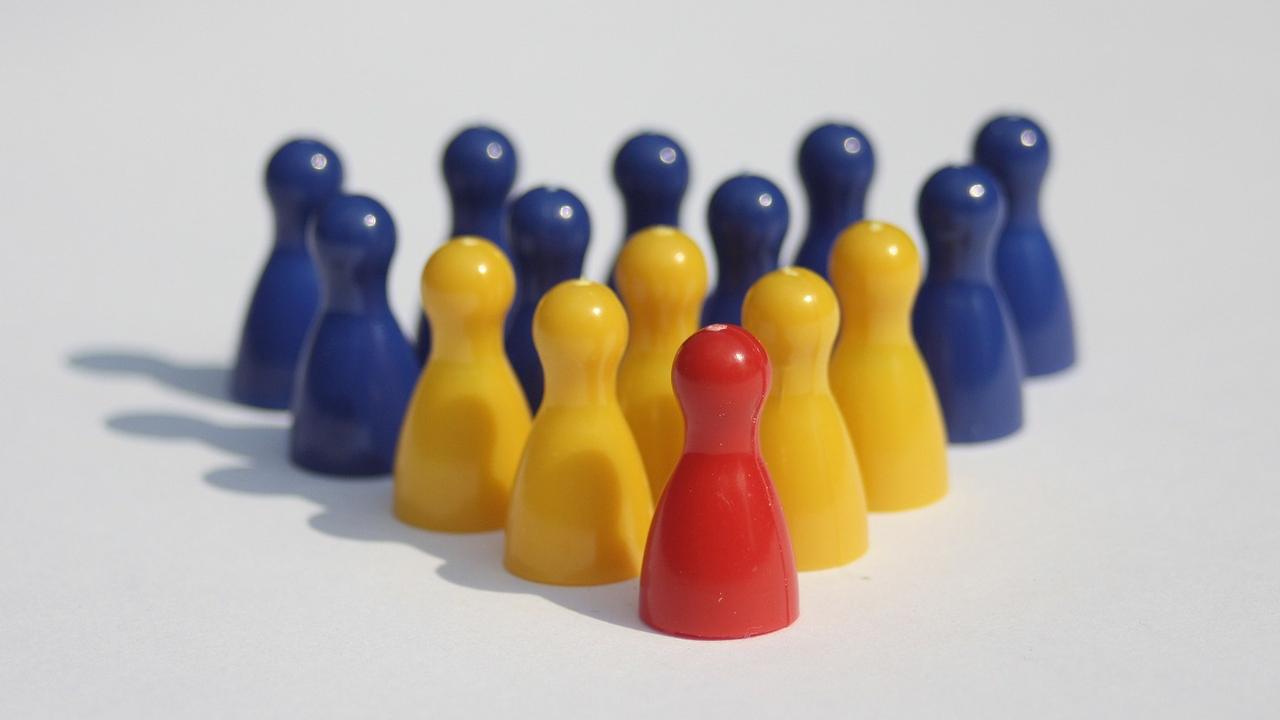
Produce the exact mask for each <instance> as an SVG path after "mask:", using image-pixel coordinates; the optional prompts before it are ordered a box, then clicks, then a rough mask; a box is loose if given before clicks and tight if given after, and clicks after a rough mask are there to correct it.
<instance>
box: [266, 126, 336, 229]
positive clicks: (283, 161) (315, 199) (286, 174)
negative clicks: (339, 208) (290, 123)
mask: <svg viewBox="0 0 1280 720" xmlns="http://www.w3.org/2000/svg"><path fill="white" fill-rule="evenodd" d="M266 183H267V194H268V195H269V196H270V197H271V202H272V204H274V205H275V206H276V207H278V208H280V207H293V208H297V209H298V210H301V211H303V212H310V211H311V210H314V209H315V208H317V207H319V206H320V205H322V204H324V202H325V201H326V200H328V199H329V198H331V197H333V196H334V195H337V194H338V193H339V192H341V191H342V161H341V160H339V159H338V154H337V153H335V152H334V151H333V150H332V149H331V148H330V147H329V146H328V145H325V144H324V143H322V142H320V141H318V140H310V139H306V138H300V139H297V140H290V141H289V142H286V143H285V144H284V145H281V146H280V148H279V149H278V150H276V152H275V154H274V155H272V156H271V160H270V161H268V162H267V173H266Z"/></svg>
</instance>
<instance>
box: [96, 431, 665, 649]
mask: <svg viewBox="0 0 1280 720" xmlns="http://www.w3.org/2000/svg"><path fill="white" fill-rule="evenodd" d="M106 424H107V427H109V428H110V429H112V430H114V431H116V432H120V433H124V434H126V435H130V436H133V437H141V438H149V439H155V440H195V441H198V442H201V443H204V444H206V445H208V446H209V447H212V448H215V449H217V450H219V451H221V452H225V453H228V454H231V455H234V456H236V457H237V458H238V459H239V462H238V463H237V464H233V465H231V466H224V467H217V468H215V469H213V470H210V471H209V472H207V473H205V475H204V479H205V481H206V482H208V483H209V484H210V485H212V486H214V487H216V488H219V489H222V490H227V491H231V492H236V493H244V494H247V495H269V496H282V495H292V496H296V497H301V498H305V499H306V500H309V501H311V502H313V503H315V504H316V505H317V506H319V507H320V508H321V511H320V512H319V513H318V514H316V515H315V516H313V517H312V518H311V520H310V522H309V524H310V525H311V527H312V528H314V529H315V530H318V531H320V532H322V533H325V534H326V535H332V536H335V537H340V538H344V539H348V540H358V541H365V542H392V543H402V544H405V545H408V546H410V547H414V548H417V549H418V550H421V551H422V552H424V553H426V554H428V555H431V556H433V557H436V558H439V559H440V560H442V561H443V562H442V564H441V565H440V567H439V568H438V569H437V571H436V572H437V574H438V575H439V576H440V577H441V578H442V579H444V580H447V581H448V582H451V583H454V584H456V585H459V586H463V587H468V588H473V589H476V590H484V591H488V592H500V593H520V594H527V595H537V596H540V597H543V598H545V599H547V600H548V601H550V602H553V603H555V604H556V605H560V606H562V607H564V608H567V609H569V610H573V611H575V612H578V613H581V614H583V615H586V616H589V617H592V618H595V619H597V620H601V621H604V622H608V623H612V624H614V625H620V626H623V627H627V628H632V629H636V630H643V631H646V632H652V631H651V630H650V629H649V628H648V626H646V625H645V624H644V623H643V622H641V620H640V618H639V615H638V614H637V602H638V598H637V596H638V590H637V587H636V582H635V581H629V582H622V583H615V584H613V585H604V586H595V587H559V586H553V585H541V584H538V583H532V582H528V581H526V580H522V579H520V578H518V577H515V576H514V575H511V574H510V573H508V572H507V571H506V570H505V569H504V568H503V567H502V533H500V532H490V533H479V534H465V535H464V534H449V533H435V532H428V531H424V530H419V529H416V528H412V527H410V526H408V525H405V524H403V523H401V522H399V521H398V520H396V519H395V518H394V517H393V516H392V514H391V486H390V483H389V482H388V479H387V478H386V477H385V476H383V477H378V478H371V479H355V480H352V479H334V478H328V477H325V476H322V475H315V474H312V473H308V472H305V471H303V470H300V469H298V468H296V467H294V466H293V465H291V464H290V463H289V461H288V459H287V453H288V450H287V449H288V429H287V428H285V427H281V426H272V425H223V424H218V423H214V422H209V421H206V420H202V419H199V418H195V417H190V416H186V415H178V414H173V413H137V412H135V413H123V414H118V415H113V416H112V417H110V418H108V419H107V421H106Z"/></svg>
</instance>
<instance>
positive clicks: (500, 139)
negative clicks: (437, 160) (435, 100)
mask: <svg viewBox="0 0 1280 720" xmlns="http://www.w3.org/2000/svg"><path fill="white" fill-rule="evenodd" d="M442 168H443V170H444V182H445V185H447V186H448V187H449V194H450V195H452V196H453V197H454V198H456V199H466V200H473V201H480V200H488V201H491V202H495V203H501V202H502V201H503V200H505V199H506V197H507V195H508V193H510V192H511V186H512V185H514V184H515V182H516V151H515V148H513V147H512V146H511V141H510V140H508V139H507V137H506V136H505V135H503V134H502V133H500V132H498V131H497V130H494V129H493V128H490V127H484V126H476V127H469V128H466V129H465V130H463V131H462V132H460V133H458V134H457V135H455V136H454V137H453V139H452V140H450V141H449V144H448V145H447V146H446V147H445V149H444V160H443V162H442Z"/></svg>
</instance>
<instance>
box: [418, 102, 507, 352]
mask: <svg viewBox="0 0 1280 720" xmlns="http://www.w3.org/2000/svg"><path fill="white" fill-rule="evenodd" d="M441 169H442V170H443V172H444V183H445V186H446V187H448V188H449V205H450V208H451V211H452V213H453V227H452V228H451V229H450V231H449V238H446V239H452V238H456V237H458V236H460V235H475V236H477V237H482V238H484V239H485V240H488V241H490V242H492V243H493V244H495V245H497V246H498V247H500V248H502V249H503V251H504V252H506V253H507V254H508V255H510V253H511V249H510V248H509V247H508V246H507V215H506V203H507V196H508V195H510V194H511V187H512V186H513V185H515V182H516V151H515V148H513V147H512V146H511V141H510V140H508V139H507V136H506V135H503V134H502V133H500V132H498V131H497V130H494V129H493V128H490V127H483V126H477V127H469V128H467V129H465V130H463V131H462V132H460V133H458V134H457V135H455V136H454V138H453V139H452V140H450V141H449V144H448V145H447V146H445V149H444V159H443V160H442V161H441ZM417 353H418V363H419V364H425V363H426V361H427V356H428V355H430V354H431V326H430V325H429V324H428V323H427V316H426V314H425V313H422V312H419V313H418V342H417Z"/></svg>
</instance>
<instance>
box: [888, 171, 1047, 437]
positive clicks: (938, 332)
mask: <svg viewBox="0 0 1280 720" xmlns="http://www.w3.org/2000/svg"><path fill="white" fill-rule="evenodd" d="M1004 204H1005V203H1004V197H1003V191H1002V190H1001V188H1000V184H999V182H998V181H997V180H996V179H995V177H994V176H993V175H992V174H991V173H990V172H988V171H987V170H985V169H983V168H981V167H979V166H977V165H964V166H958V167H945V168H943V169H941V170H939V171H938V172H936V173H934V174H933V177H931V178H929V180H928V182H926V183H925V185H924V189H923V190H921V191H920V203H919V205H918V211H919V213H920V226H921V227H922V228H923V230H924V237H925V241H926V242H927V243H928V245H929V270H928V272H927V273H926V274H925V279H924V284H923V285H922V286H921V288H920V294H919V295H918V296H917V298H916V305H915V310H914V312H913V313H912V324H913V326H914V330H915V336H916V342H917V343H918V344H919V345H920V351H921V353H922V354H923V355H924V359H925V362H926V363H927V364H928V365H929V372H930V374H932V375H933V384H934V386H935V387H936V388H937V391H938V400H939V402H940V403H941V405H942V414H943V417H944V418H945V420H946V423H947V436H948V437H949V438H950V440H951V441H952V442H981V441H983V440H994V439H996V438H999V437H1003V436H1005V435H1008V434H1010V433H1012V432H1014V431H1016V430H1017V429H1018V428H1019V427H1021V426H1022V384H1021V383H1022V367H1021V359H1020V357H1019V354H1018V347H1017V342H1018V341H1017V334H1016V331H1015V330H1014V328H1013V322H1012V319H1011V318H1010V317H1009V310H1008V308H1007V307H1006V305H1005V301H1004V296H1003V295H1002V294H1001V293H1000V291H999V290H998V289H997V287H996V279H995V273H994V268H993V266H992V265H993V264H992V255H993V253H994V252H995V244H996V233H997V232H999V228H1000V223H1001V222H1002V221H1003V219H1004V211H1005V208H1004Z"/></svg>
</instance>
